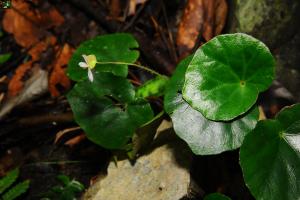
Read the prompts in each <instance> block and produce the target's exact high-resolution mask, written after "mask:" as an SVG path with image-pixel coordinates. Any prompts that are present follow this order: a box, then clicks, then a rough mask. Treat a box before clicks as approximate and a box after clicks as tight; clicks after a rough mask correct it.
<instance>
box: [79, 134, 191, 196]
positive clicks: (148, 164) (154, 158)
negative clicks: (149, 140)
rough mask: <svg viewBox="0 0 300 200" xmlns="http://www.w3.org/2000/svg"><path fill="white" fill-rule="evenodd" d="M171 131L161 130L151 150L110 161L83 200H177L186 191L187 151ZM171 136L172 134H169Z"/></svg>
mask: <svg viewBox="0 0 300 200" xmlns="http://www.w3.org/2000/svg"><path fill="white" fill-rule="evenodd" d="M173 136H174V133H170V131H165V132H164V133H162V134H160V135H159V136H158V137H157V138H156V139H157V140H158V141H159V140H160V138H159V137H161V138H168V143H167V144H162V143H164V142H162V141H166V140H165V139H163V140H161V141H160V142H157V143H156V144H155V145H154V146H156V147H155V148H154V149H153V150H152V151H150V152H148V153H147V154H146V155H144V156H142V157H140V158H138V159H137V161H136V162H135V163H134V165H132V164H131V163H130V162H129V161H128V160H122V161H118V162H117V166H116V165H115V163H114V162H111V163H110V164H109V166H108V170H107V176H106V177H105V178H102V180H99V181H98V182H97V183H95V184H94V185H93V186H91V187H90V189H89V190H88V191H87V193H86V194H85V198H84V199H85V200H177V199H180V198H181V197H183V196H184V195H186V194H187V193H188V187H189V183H190V174H189V166H190V163H191V152H190V151H189V150H188V148H187V146H186V145H185V144H184V143H183V142H182V141H180V140H179V139H177V138H176V139H171V140H170V138H172V137H173ZM173 138H174V137H173Z"/></svg>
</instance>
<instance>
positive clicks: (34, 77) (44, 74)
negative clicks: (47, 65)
mask: <svg viewBox="0 0 300 200" xmlns="http://www.w3.org/2000/svg"><path fill="white" fill-rule="evenodd" d="M47 88H48V71H46V70H43V69H42V68H41V67H40V66H39V64H36V65H33V67H32V66H30V76H29V78H28V79H27V80H26V81H24V83H22V89H21V90H20V91H19V92H18V94H17V95H16V96H9V97H8V98H6V99H5V100H4V102H3V103H2V105H1V106H0V120H1V119H2V118H3V117H5V116H6V115H7V114H8V113H9V112H10V111H11V110H12V109H13V108H14V107H15V106H18V105H21V104H23V103H24V102H28V101H30V100H32V99H34V98H36V97H38V96H40V95H42V94H44V93H46V92H47Z"/></svg>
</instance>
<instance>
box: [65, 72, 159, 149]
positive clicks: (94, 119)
mask: <svg viewBox="0 0 300 200" xmlns="http://www.w3.org/2000/svg"><path fill="white" fill-rule="evenodd" d="M67 97H68V100H69V102H70V104H71V108H72V110H73V113H74V117H75V120H76V122H77V123H78V124H79V125H80V127H81V128H82V129H83V130H84V131H85V133H86V135H87V137H88V138H89V139H90V140H92V141H93V142H95V143H96V144H99V145H101V146H103V147H105V148H109V149H120V148H123V147H124V145H125V144H126V143H127V142H128V140H129V139H130V138H131V137H132V135H133V133H134V131H135V129H136V128H138V127H140V126H141V125H142V124H144V123H146V122H147V121H149V120H150V119H152V117H153V112H152V109H151V107H150V105H149V104H148V103H146V102H145V101H144V100H136V99H135V92H134V88H133V86H132V85H131V84H130V83H129V81H128V80H126V79H125V78H123V77H117V76H114V75H112V74H110V73H95V80H94V82H92V83H91V82H89V81H88V80H86V81H83V82H78V83H77V84H76V85H75V86H74V88H73V89H72V90H71V91H70V92H69V94H68V95H67Z"/></svg>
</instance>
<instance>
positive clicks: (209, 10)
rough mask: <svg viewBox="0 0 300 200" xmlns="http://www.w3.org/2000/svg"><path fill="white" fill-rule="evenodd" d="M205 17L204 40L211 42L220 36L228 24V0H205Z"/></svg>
mask: <svg viewBox="0 0 300 200" xmlns="http://www.w3.org/2000/svg"><path fill="white" fill-rule="evenodd" d="M203 4H204V10H205V16H204V26H203V38H204V39H205V40H206V41H209V40H210V39H212V38H213V37H214V36H217V35H219V34H220V33H221V32H222V30H223V28H224V26H225V23H226V19H227V12H228V5H227V3H226V0H203Z"/></svg>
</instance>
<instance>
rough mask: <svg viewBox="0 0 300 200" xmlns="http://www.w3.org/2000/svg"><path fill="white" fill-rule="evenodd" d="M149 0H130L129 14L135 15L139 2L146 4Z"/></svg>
mask: <svg viewBox="0 0 300 200" xmlns="http://www.w3.org/2000/svg"><path fill="white" fill-rule="evenodd" d="M146 1H147V0H130V1H129V10H128V16H131V15H134V14H135V10H136V6H137V5H138V4H144V3H145V2H146Z"/></svg>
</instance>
